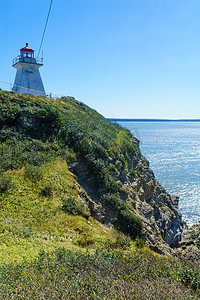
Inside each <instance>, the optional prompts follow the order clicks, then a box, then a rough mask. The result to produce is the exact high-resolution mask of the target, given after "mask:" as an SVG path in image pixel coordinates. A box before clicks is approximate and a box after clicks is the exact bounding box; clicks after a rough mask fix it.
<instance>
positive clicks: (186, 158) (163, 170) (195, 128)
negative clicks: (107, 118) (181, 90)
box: [118, 122, 200, 225]
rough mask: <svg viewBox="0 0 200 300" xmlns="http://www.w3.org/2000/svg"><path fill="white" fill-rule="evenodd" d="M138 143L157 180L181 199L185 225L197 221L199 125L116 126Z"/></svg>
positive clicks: (199, 204)
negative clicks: (136, 139)
mask: <svg viewBox="0 0 200 300" xmlns="http://www.w3.org/2000/svg"><path fill="white" fill-rule="evenodd" d="M118 123H119V124H120V125H121V126H123V127H126V128H128V129H129V130H131V132H132V133H133V134H134V136H136V137H137V138H138V139H139V140H140V149H141V152H142V154H143V155H144V156H145V157H146V158H147V159H148V160H149V162H150V167H151V169H152V170H153V171H154V174H155V176H156V179H157V180H158V181H159V182H160V184H161V185H162V186H163V187H164V188H165V189H166V191H167V192H168V193H170V194H172V195H177V196H179V198H180V201H179V209H180V211H181V213H182V215H183V220H184V221H186V222H187V224H188V225H192V224H195V223H197V222H198V221H200V122H118Z"/></svg>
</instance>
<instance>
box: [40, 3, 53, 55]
mask: <svg viewBox="0 0 200 300" xmlns="http://www.w3.org/2000/svg"><path fill="white" fill-rule="evenodd" d="M52 3H53V0H51V2H50V6H49V11H48V14H47V19H46V23H45V26H44V31H43V34H42V39H41V42H40V47H39V51H38V55H37V58H38V57H39V55H40V51H41V48H42V43H43V40H44V36H45V32H46V29H47V24H48V21H49V16H50V12H51V7H52Z"/></svg>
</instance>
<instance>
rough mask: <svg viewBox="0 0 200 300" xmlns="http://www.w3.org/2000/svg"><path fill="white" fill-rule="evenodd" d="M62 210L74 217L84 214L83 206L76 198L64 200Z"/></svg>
mask: <svg viewBox="0 0 200 300" xmlns="http://www.w3.org/2000/svg"><path fill="white" fill-rule="evenodd" d="M61 210H62V211H64V212H65V213H69V214H71V215H74V216H76V215H83V214H84V207H83V204H82V203H80V202H78V201H77V200H76V199H75V197H68V198H64V199H62V207H61Z"/></svg>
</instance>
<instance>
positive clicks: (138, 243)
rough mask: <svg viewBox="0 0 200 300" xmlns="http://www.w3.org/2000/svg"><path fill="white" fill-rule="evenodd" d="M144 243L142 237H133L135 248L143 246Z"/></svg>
mask: <svg viewBox="0 0 200 300" xmlns="http://www.w3.org/2000/svg"><path fill="white" fill-rule="evenodd" d="M145 245H146V244H145V242H144V241H143V240H142V239H140V238H139V237H136V239H135V246H136V247H137V248H143V247H144V246H145Z"/></svg>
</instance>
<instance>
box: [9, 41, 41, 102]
mask: <svg viewBox="0 0 200 300" xmlns="http://www.w3.org/2000/svg"><path fill="white" fill-rule="evenodd" d="M12 66H13V67H14V68H16V69H17V73H16V77H15V82H14V85H13V88H12V90H13V91H14V92H16V93H19V94H24V93H29V94H33V95H36V96H44V97H46V93H45V90H44V86H43V83H42V79H41V76H40V73H39V68H40V67H42V66H43V61H42V59H35V58H34V50H33V49H31V48H29V47H28V43H26V47H24V48H22V49H21V50H20V55H19V56H17V57H16V58H15V59H14V60H13V65H12Z"/></svg>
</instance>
